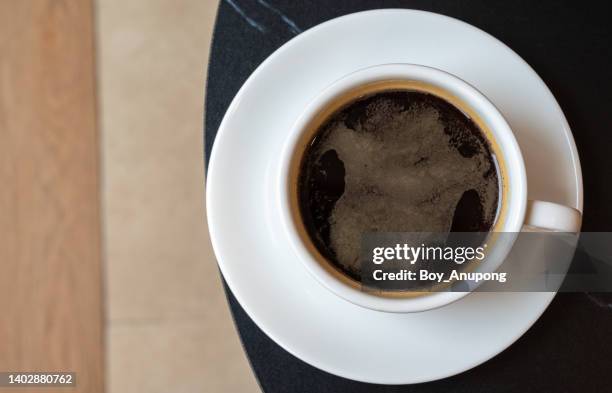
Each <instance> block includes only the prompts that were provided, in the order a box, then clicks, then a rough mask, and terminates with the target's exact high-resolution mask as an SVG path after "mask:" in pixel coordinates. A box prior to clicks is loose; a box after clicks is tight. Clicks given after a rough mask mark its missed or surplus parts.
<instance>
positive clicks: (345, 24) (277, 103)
mask: <svg viewBox="0 0 612 393" xmlns="http://www.w3.org/2000/svg"><path fill="white" fill-rule="evenodd" d="M386 63H415V64H422V65H427V66H431V67H435V68H437V69H440V70H444V71H446V72H449V73H451V74H453V75H456V76H457V77H459V78H461V79H462V80H464V81H466V82H467V83H469V84H471V85H472V86H474V87H476V88H477V89H478V90H479V91H480V92H482V93H483V94H484V95H485V96H486V97H488V98H489V100H490V101H491V102H493V103H494V104H495V106H496V107H497V108H498V109H499V111H500V112H501V113H502V114H503V116H504V118H505V119H506V120H507V122H508V124H509V125H510V127H511V128H512V130H513V132H514V135H515V136H516V139H517V141H518V143H519V147H520V149H521V151H522V153H523V158H524V162H525V167H526V173H527V183H528V184H527V188H528V190H529V195H528V196H529V198H530V199H536V200H545V201H551V202H553V203H557V204H560V205H565V206H571V207H574V208H575V209H577V210H582V200H583V199H582V198H583V197H582V177H581V172H580V164H579V160H578V154H577V152H576V147H575V145H574V141H573V139H572V135H571V132H570V129H569V126H568V124H567V122H566V120H565V117H564V116H563V113H562V111H561V109H560V108H559V106H558V104H557V102H556V101H555V99H554V97H553V96H552V94H551V93H550V91H549V90H548V88H547V87H546V86H545V85H544V83H543V82H542V80H541V79H540V78H539V77H538V76H537V74H536V73H535V72H534V71H533V70H532V69H531V68H530V67H529V65H528V64H527V63H525V62H524V61H523V60H522V59H521V58H520V57H519V56H518V55H516V54H515V53H514V52H512V51H511V50H510V49H509V48H508V47H506V46H505V45H503V44H502V43H501V42H499V41H497V40H496V39H494V38H493V37H491V36H490V35H488V34H487V33H485V32H483V31H481V30H479V29H477V28H475V27H473V26H470V25H468V24H466V23H463V22H460V21H458V20H455V19H452V18H448V17H444V16H440V15H436V14H432V13H427V12H420V11H410V10H379V11H369V12H363V13H357V14H353V15H348V16H345V17H341V18H338V19H335V20H332V21H329V22H326V23H324V24H321V25H319V26H317V27H315V28H313V29H310V30H308V31H306V32H305V33H303V34H301V35H299V36H298V37H296V38H294V39H293V40H291V41H290V42H288V43H287V44H285V45H284V46H283V47H282V48H280V49H279V50H277V51H276V52H275V53H274V54H273V55H271V56H270V57H269V58H268V59H267V60H266V61H265V62H264V63H262V65H261V66H260V67H259V68H258V69H257V70H256V71H255V72H254V73H253V75H252V76H251V77H250V78H249V79H248V81H247V82H246V83H245V84H244V86H243V87H242V89H241V90H240V91H239V92H238V94H237V96H236V98H235V99H234V101H233V102H232V104H231V105H230V107H229V109H228V111H227V113H226V116H225V118H224V119H223V122H222V124H221V127H220V129H219V132H218V134H217V138H216V141H215V145H214V147H213V152H212V156H211V160H210V166H209V172H208V183H207V214H208V220H209V226H210V231H211V238H212V242H213V247H214V250H215V254H216V255H217V258H218V262H219V266H220V268H221V271H222V273H223V275H224V277H225V279H226V280H227V283H228V285H229V286H230V288H231V290H232V291H233V293H234V294H235V296H236V298H237V299H238V301H239V302H240V303H241V305H242V306H243V308H244V309H245V311H246V312H247V313H248V314H249V316H250V317H251V318H252V319H253V320H254V321H255V323H256V324H257V325H258V326H259V327H260V328H261V329H262V330H263V331H264V332H265V333H266V334H267V335H269V336H270V337H271V338H272V339H273V340H275V341H276V342H277V343H278V344H280V345H281V346H282V347H283V348H285V349H286V350H288V351H289V352H291V353H292V354H293V355H295V356H297V357H299V358H300V359H302V360H304V361H306V362H307V363H310V364H312V365H314V366H316V367H319V368H321V369H323V370H325V371H327V372H330V373H333V374H336V375H340V376H343V377H346V378H351V379H355V380H360V381H366V382H373V383H384V384H401V383H417V382H425V381H431V380H435V379H439V378H444V377H447V376H450V375H454V374H457V373H460V372H462V371H465V370H467V369H470V368H472V367H474V366H476V365H478V364H480V363H482V362H484V361H486V360H488V359H490V358H491V357H493V356H495V355H496V354H498V353H499V352H501V351H502V350H504V349H505V348H506V347H508V346H509V345H510V344H512V343H513V342H514V341H515V340H516V339H517V338H519V337H520V336H521V335H522V334H523V333H524V332H525V331H526V330H527V329H528V328H529V327H530V326H531V325H532V324H533V323H534V322H535V321H536V320H537V318H538V317H539V316H540V315H541V314H542V312H543V311H544V310H545V309H546V307H547V306H548V304H549V303H550V301H551V300H552V299H553V297H554V295H555V293H542V292H539V293H535V292H534V293H472V294H470V295H468V296H466V297H464V298H462V299H460V300H459V301H456V302H454V303H452V304H449V305H447V306H444V307H440V308H437V309H434V310H430V311H424V312H420V313H404V314H394V313H385V312H378V311H373V310H369V309H366V308H363V307H360V306H357V305H354V304H352V303H350V302H348V301H346V300H344V299H342V298H340V297H338V296H336V295H334V294H333V293H331V292H330V291H329V290H327V289H326V288H325V287H323V286H322V285H321V284H320V283H319V282H318V281H317V280H315V279H314V278H313V277H312V275H311V274H309V273H308V271H307V269H306V268H305V266H304V265H303V264H302V263H301V262H300V261H299V260H298V259H297V258H296V257H295V254H294V251H293V250H292V248H291V247H290V243H289V241H288V238H287V234H286V233H285V232H284V231H282V230H280V228H282V224H281V222H280V221H279V214H278V211H277V210H278V206H279V205H278V198H277V193H276V192H275V187H276V186H275V180H276V176H277V171H278V168H277V167H276V166H275V164H276V163H277V162H278V157H279V155H280V154H281V151H282V146H283V142H284V141H285V140H286V137H287V133H289V132H290V130H291V129H292V126H293V125H294V123H295V121H296V119H298V117H299V116H300V115H301V114H302V113H303V112H304V108H306V106H307V105H308V103H309V102H311V101H312V100H313V99H314V97H316V95H318V94H320V92H321V91H323V90H324V89H325V87H326V86H329V85H331V84H332V82H334V81H335V80H338V79H339V78H341V77H342V76H344V75H347V74H349V73H351V72H353V71H355V70H359V69H362V68H366V67H369V66H373V65H377V64H386ZM527 214H529V213H527ZM534 257H537V255H534Z"/></svg>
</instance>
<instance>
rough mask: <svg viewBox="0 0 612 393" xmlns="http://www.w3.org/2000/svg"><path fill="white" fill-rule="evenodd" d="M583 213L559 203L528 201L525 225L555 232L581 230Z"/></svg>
mask: <svg viewBox="0 0 612 393" xmlns="http://www.w3.org/2000/svg"><path fill="white" fill-rule="evenodd" d="M581 224H582V213H580V212H579V211H578V210H576V209H574V208H572V207H568V206H563V205H559V204H558V203H552V202H545V201H533V200H530V201H528V202H527V213H526V215H525V225H526V226H529V227H531V228H534V229H536V230H538V229H539V230H543V231H553V232H579V231H580V225H581Z"/></svg>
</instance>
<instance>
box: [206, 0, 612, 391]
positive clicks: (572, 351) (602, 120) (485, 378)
mask: <svg viewBox="0 0 612 393" xmlns="http://www.w3.org/2000/svg"><path fill="white" fill-rule="evenodd" d="M587 3H588V2H576V1H572V2H567V4H564V3H563V2H559V1H498V2H493V1H485V0H479V1H469V2H468V1H451V0H446V1H431V0H430V1H391V0H389V1H366V0H319V1H288V0H286V1H281V0H265V1H264V0H221V3H220V6H219V11H218V15H217V22H216V25H215V30H214V38H213V43H212V50H211V55H210V64H209V68H208V85H207V90H206V119H205V151H206V157H207V159H208V157H209V153H210V149H211V147H212V144H213V142H214V139H215V135H216V133H217V129H218V127H219V124H220V123H221V119H222V118H223V115H224V113H225V110H226V109H227V107H228V106H229V104H230V102H231V100H232V99H233V97H234V96H235V94H236V93H237V91H238V89H239V88H240V86H241V85H242V83H243V82H244V81H245V80H246V79H247V77H248V76H249V75H250V74H251V72H253V71H254V70H255V68H256V67H257V66H258V65H259V64H260V63H261V62H262V61H263V60H264V59H265V58H266V57H268V56H269V55H270V54H271V53H272V52H273V51H274V50H276V49H277V48H278V47H280V46H281V45H282V44H284V43H285V42H286V41H288V40H290V39H291V38H292V37H293V36H294V35H295V34H296V33H299V32H300V31H303V30H306V29H308V28H310V27H312V26H315V25H317V24H319V23H321V22H324V21H326V20H329V19H332V18H335V17H337V16H341V15H345V14H349V13H352V12H357V11H362V10H367V9H373V8H414V9H421V10H427V11H433V12H437V13H440V14H444V15H448V16H452V17H455V18H458V19H461V20H463V21H466V22H468V23H471V24H473V25H475V26H477V27H479V28H481V29H483V30H485V31H487V32H488V33H490V34H492V35H493V36H495V37H497V38H498V39H500V40H501V41H503V42H504V43H506V44H507V45H508V46H510V47H511V48H512V49H514V51H516V52H517V53H518V54H519V55H520V56H521V57H523V58H524V59H525V60H526V61H527V62H528V63H529V64H530V65H531V66H532V67H533V68H534V69H535V70H536V71H537V72H538V74H539V75H540V76H541V77H542V79H544V81H545V82H546V84H547V85H548V87H549V88H550V89H551V90H552V92H553V94H554V95H555V97H556V98H557V100H558V101H559V104H560V105H561V108H562V109H563V110H564V112H565V114H566V116H567V118H568V121H569V123H570V126H571V128H572V131H573V133H574V137H575V139H576V144H577V146H578V151H579V153H580V159H581V162H582V170H583V176H584V192H585V202H584V206H585V208H584V223H583V230H584V231H611V229H612V208H610V207H609V206H608V203H609V202H611V201H612V187H610V185H609V184H610V181H611V180H610V179H612V154H611V150H612V149H611V148H612V131H611V129H610V128H611V126H612V121H611V120H610V116H611V113H612V71H611V68H610V67H612V62H611V61H610V60H611V50H610V45H611V44H612V28H611V27H610V26H611V24H610V22H609V12H608V10H607V9H606V8H603V7H605V5H604V4H605V3H604V2H593V3H590V4H587ZM282 15H284V16H285V17H286V18H288V19H289V21H287V20H285V21H283V18H282V17H281V16H282ZM292 22H293V23H292ZM500 77H503V75H500ZM207 164H208V161H207ZM226 291H227V297H228V301H229V305H230V308H231V311H232V314H233V316H234V320H235V323H236V326H237V328H238V331H239V333H240V337H241V339H242V343H243V345H244V349H245V351H246V353H247V355H248V358H249V360H250V362H251V365H252V367H253V370H254V372H255V375H256V376H257V379H258V380H259V383H260V385H261V388H262V390H263V391H265V392H268V393H272V392H292V393H299V392H320V393H325V392H579V391H580V392H598V393H599V392H611V391H612V382H610V374H611V373H612V304H611V303H612V302H611V300H610V295H608V294H582V293H570V294H567V293H566V294H559V295H557V296H556V297H555V299H554V301H553V302H552V304H551V305H550V307H549V308H548V309H547V310H546V312H545V313H544V315H543V316H542V317H541V318H540V319H539V320H538V322H537V323H536V324H535V325H534V326H533V327H532V328H531V329H530V330H529V331H528V332H527V333H526V334H525V335H524V336H523V337H521V338H520V339H519V340H518V341H517V342H516V343H515V344H513V345H512V346H511V347H510V348H508V349H507V350H505V351H504V352H502V353H501V354H499V355H498V356H496V357H495V358H493V359H491V360H489V361H488V362H485V363H484V364H482V365H480V366H478V367H476V368H474V369H472V370H469V371H467V372H465V373H462V374H460V375H456V376H454V377H450V378H447V379H444V380H440V381H436V382H430V383H425V384H419V385H406V386H382V385H369V384H364V383H359V382H355V381H350V380H347V379H343V378H340V377H336V376H334V375H331V374H328V373H325V372H323V371H320V370H318V369H316V368H314V367H312V366H310V365H308V364H306V363H304V362H302V361H301V360H299V359H297V358H295V357H294V356H292V355H290V354H289V353H288V352H286V351H285V350H283V349H282V348H281V347H279V346H278V345H277V344H276V343H274V342H273V341H272V340H271V339H270V338H268V337H267V336H266V335H265V334H264V333H263V332H262V331H261V330H260V329H259V328H258V327H257V326H256V325H255V324H254V323H253V321H252V320H251V319H250V318H249V316H248V315H246V313H245V312H244V310H243V309H242V308H241V307H240V305H239V304H238V303H237V302H236V299H235V298H234V296H233V295H232V293H231V291H229V289H228V288H227V287H226Z"/></svg>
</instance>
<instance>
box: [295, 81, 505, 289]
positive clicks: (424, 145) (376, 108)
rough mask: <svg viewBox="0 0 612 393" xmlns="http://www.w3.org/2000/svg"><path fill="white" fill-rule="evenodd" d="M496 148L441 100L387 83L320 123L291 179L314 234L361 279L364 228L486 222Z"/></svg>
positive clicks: (491, 207)
mask: <svg viewBox="0 0 612 393" xmlns="http://www.w3.org/2000/svg"><path fill="white" fill-rule="evenodd" d="M499 190H500V183H499V175H498V170H497V166H496V164H495V157H494V155H493V154H492V152H491V149H490V146H489V144H488V142H487V140H486V139H485V137H484V135H483V134H482V132H481V131H480V129H479V128H478V126H477V125H476V124H475V123H474V122H473V121H472V120H471V119H470V118H469V117H467V116H466V115H465V114H464V113H463V112H461V111H460V110H459V109H457V108H456V107H454V106H453V105H452V104H450V103H448V102H447V101H445V100H443V99H441V98H439V97H436V96H434V95H431V94H427V93H422V92H415V91H406V90H404V91H402V90H398V91H385V92H381V93H375V94H372V95H369V96H365V97H362V98H359V99H357V100H356V101H353V102H352V103H350V104H348V105H346V106H344V107H343V108H342V109H340V110H339V111H337V112H336V113H334V114H333V115H332V116H331V117H330V118H329V119H328V120H326V121H325V122H324V123H323V124H322V125H321V127H320V128H319V129H318V131H317V133H316V135H315V137H314V138H313V139H312V141H311V143H310V145H309V147H308V149H307V150H306V152H305V153H304V157H303V159H302V163H301V169H300V174H299V180H298V199H299V205H300V210H301V214H302V219H303V221H304V224H305V227H306V230H307V231H308V234H309V236H310V238H311V239H312V241H313V243H314V244H315V246H316V247H317V249H318V250H319V252H321V254H322V255H323V256H325V257H326V258H327V259H328V260H329V261H330V262H332V263H333V264H334V265H335V266H336V267H337V268H339V269H340V270H341V271H343V272H344V273H345V274H348V275H349V276H351V277H353V278H355V279H357V280H360V278H361V272H360V265H359V252H360V244H361V235H362V234H363V233H365V232H447V231H456V232H472V231H476V232H487V231H489V230H490V229H491V227H492V226H493V223H494V221H495V218H496V214H497V210H498V200H499Z"/></svg>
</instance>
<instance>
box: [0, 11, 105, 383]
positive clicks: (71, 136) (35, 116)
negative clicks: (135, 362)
mask: <svg viewBox="0 0 612 393" xmlns="http://www.w3.org/2000/svg"><path fill="white" fill-rule="evenodd" d="M92 20H93V19H92V4H91V2H90V1H74V0H27V1H21V0H0V312H1V315H0V371H72V372H76V373H77V387H76V389H73V390H71V391H74V392H88V393H95V392H101V391H102V390H103V364H104V361H103V353H104V351H103V333H102V331H103V329H102V326H103V325H102V321H103V318H102V301H101V299H102V288H101V242H100V209H99V206H100V204H99V184H98V183H99V176H98V171H99V160H98V133H97V129H96V110H95V92H94V85H95V83H94V81H95V78H94V50H93V26H92ZM0 390H1V391H8V389H3V388H0ZM28 390H29V389H27V388H20V389H18V390H17V391H19V392H27V391H28ZM53 390H55V389H45V391H49V392H51V391H53ZM36 391H40V389H37V390H36ZM62 391H65V389H64V390H62Z"/></svg>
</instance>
